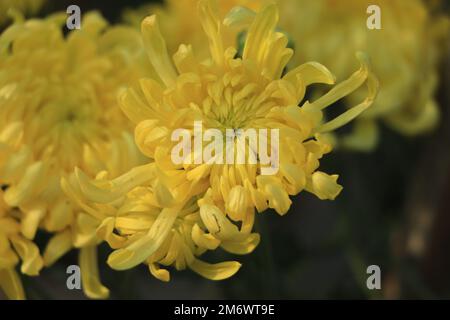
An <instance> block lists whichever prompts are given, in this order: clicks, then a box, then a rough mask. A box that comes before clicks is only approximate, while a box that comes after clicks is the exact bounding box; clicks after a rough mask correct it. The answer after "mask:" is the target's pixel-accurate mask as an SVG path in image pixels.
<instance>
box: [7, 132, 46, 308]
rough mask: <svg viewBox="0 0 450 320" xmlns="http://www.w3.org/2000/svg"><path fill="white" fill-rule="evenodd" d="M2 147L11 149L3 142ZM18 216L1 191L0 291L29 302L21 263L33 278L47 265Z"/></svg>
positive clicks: (11, 297) (9, 296)
mask: <svg viewBox="0 0 450 320" xmlns="http://www.w3.org/2000/svg"><path fill="white" fill-rule="evenodd" d="M7 134H8V132H7V130H4V131H3V132H2V136H3V137H4V136H5V135H7ZM1 147H2V148H3V147H5V148H8V147H10V146H8V144H6V143H4V142H3V141H2V142H1ZM17 216H20V214H19V212H17V210H16V209H12V208H10V207H9V206H8V205H7V204H6V203H5V202H4V201H3V191H2V190H0V288H1V289H2V290H3V292H5V294H6V296H7V297H8V298H9V299H25V293H24V290H23V287H22V282H21V280H20V276H19V275H18V274H17V272H16V270H15V267H16V265H17V264H18V263H19V261H22V263H21V267H20V271H21V272H22V273H23V274H26V275H29V276H37V275H38V274H39V271H40V270H41V268H42V267H43V265H44V263H43V260H42V257H41V256H40V254H39V248H38V247H37V246H36V245H35V244H34V243H33V242H32V241H30V240H28V239H26V238H25V237H23V235H21V233H20V222H19V221H18V220H17V218H16V217H17Z"/></svg>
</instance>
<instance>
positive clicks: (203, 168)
mask: <svg viewBox="0 0 450 320" xmlns="http://www.w3.org/2000/svg"><path fill="white" fill-rule="evenodd" d="M198 10H199V13H198V15H199V20H200V22H201V24H202V26H203V30H204V33H205V34H206V36H207V39H208V43H209V50H210V57H209V58H208V59H206V60H203V59H199V58H198V57H197V56H196V55H195V54H194V52H193V50H194V49H193V47H192V46H191V45H180V47H179V49H178V51H177V52H176V53H175V54H174V56H173V59H171V58H170V57H169V53H168V49H167V44H166V42H165V40H164V38H163V36H162V34H161V32H160V27H159V19H158V18H157V16H155V15H153V16H150V17H147V18H145V19H144V21H143V22H142V35H143V39H144V44H145V47H146V49H147V53H148V56H149V59H150V61H151V62H152V64H153V67H154V69H155V70H156V72H157V73H158V75H159V78H160V79H161V81H162V83H159V82H158V81H156V80H154V79H150V78H142V79H141V80H140V81H139V83H138V84H137V85H135V86H133V87H131V88H129V89H128V90H127V91H125V92H124V93H123V94H121V96H120V104H121V107H122V109H123V111H124V112H125V113H126V114H127V116H128V117H129V118H130V119H131V120H132V121H133V122H134V123H135V124H136V128H135V141H136V143H137V145H138V147H139V149H140V150H141V151H142V152H143V153H144V154H145V155H146V156H147V157H149V158H151V159H153V160H154V162H150V163H149V164H147V165H144V166H140V167H136V168H134V169H132V170H131V171H129V172H128V173H126V174H124V175H122V176H120V177H118V178H116V179H106V178H105V176H104V175H103V174H102V175H100V176H98V177H97V179H95V180H93V179H89V178H88V177H87V176H86V175H85V174H84V173H83V172H82V170H76V171H75V179H72V180H66V181H64V188H65V190H67V193H68V194H71V197H72V198H73V199H76V201H78V203H79V204H80V206H84V207H85V211H86V212H90V213H91V215H92V216H93V217H96V218H97V219H99V220H101V221H102V224H101V226H102V227H101V228H99V229H97V232H98V233H99V234H101V237H102V238H103V239H105V240H107V241H108V242H109V244H110V245H111V247H113V248H114V249H116V251H114V252H113V253H112V254H111V255H110V257H109V259H108V263H109V265H110V266H111V267H113V268H115V269H118V270H123V269H128V268H132V267H134V266H136V265H138V264H139V263H142V262H145V263H147V264H149V266H150V271H151V272H152V274H153V275H155V276H156V277H157V278H160V279H163V280H167V279H168V274H167V273H166V271H161V269H159V264H162V265H170V264H173V263H175V267H176V268H177V269H183V268H184V267H185V266H188V267H189V268H191V269H193V270H194V271H196V272H198V273H200V274H202V275H204V276H206V277H207V278H211V279H218V278H220V279H222V278H225V277H227V276H231V275H232V274H234V273H235V272H236V271H237V268H238V265H237V264H236V263H233V262H226V265H222V264H219V265H209V264H205V263H203V262H201V263H199V262H198V261H199V260H197V259H195V258H193V256H196V255H198V254H201V253H202V252H203V251H204V250H206V249H210V250H212V249H215V248H217V247H218V246H219V245H220V246H221V247H222V248H224V249H225V250H227V251H229V252H231V253H236V254H246V253H250V252H251V251H252V250H253V249H254V247H255V246H256V245H257V244H258V242H259V236H258V235H257V234H252V233H251V230H252V228H253V221H254V219H255V209H256V210H257V211H259V212H262V211H264V210H266V209H267V208H273V209H274V210H275V211H277V212H278V213H279V214H285V213H286V212H287V211H288V210H289V208H290V205H291V200H290V198H289V196H291V195H296V194H298V193H299V192H301V191H302V190H307V191H309V192H312V193H314V194H315V195H316V196H318V197H319V198H320V199H334V198H335V197H336V196H337V195H338V194H339V193H340V191H341V189H342V187H341V186H340V185H338V184H337V182H336V181H337V178H338V176H337V175H328V174H326V173H323V172H321V171H319V170H318V168H319V160H320V159H321V158H322V156H323V155H324V154H326V153H328V152H330V151H331V145H330V144H329V143H328V142H327V136H326V133H327V132H330V131H333V130H335V129H337V128H339V127H341V126H343V125H345V124H346V123H348V122H349V121H351V120H352V119H354V118H355V117H357V116H358V115H359V114H361V113H362V112H363V111H365V110H366V109H368V108H369V106H370V105H371V104H372V102H373V100H374V98H375V96H376V93H377V81H376V79H375V77H374V75H373V74H372V73H371V71H370V69H369V64H368V61H367V58H366V56H365V55H364V54H358V58H359V60H360V63H361V67H360V69H359V70H358V71H356V72H355V73H354V74H353V75H352V76H351V77H350V78H349V79H347V80H345V81H343V82H342V83H340V84H338V85H336V86H335V87H334V88H332V89H331V90H330V91H329V92H328V93H326V94H324V95H323V96H321V97H319V98H318V99H316V100H314V101H305V100H304V96H305V91H306V88H307V87H308V86H309V85H311V84H313V83H322V84H334V80H335V79H334V76H333V75H332V74H331V73H330V72H329V71H328V70H327V69H326V68H325V67H324V66H322V65H320V64H318V63H316V62H309V63H305V64H302V65H300V66H298V67H296V68H293V69H292V70H291V71H289V72H288V73H287V74H285V75H283V71H284V69H285V67H286V64H287V63H288V61H289V60H290V58H291V56H292V54H293V51H292V49H289V48H287V44H288V40H287V38H286V36H285V35H284V34H282V33H280V32H277V31H276V26H277V23H278V10H277V7H276V6H275V5H273V4H272V5H268V6H266V7H264V8H263V9H262V10H261V11H259V12H258V13H257V14H254V13H253V12H252V11H250V10H248V9H245V8H235V9H233V10H232V11H231V12H230V14H229V15H228V16H227V17H226V18H225V20H224V22H223V23H222V22H221V21H220V20H219V19H218V18H217V16H216V12H215V11H214V10H213V9H212V7H211V3H210V1H199V6H198ZM235 25H241V26H242V25H248V26H249V28H248V32H247V37H246V41H245V45H244V50H243V55H242V57H237V56H236V54H237V49H236V47H235V46H233V45H228V44H227V41H226V37H224V36H223V35H224V34H227V31H228V29H229V28H232V27H234V26H235ZM224 38H225V39H224ZM364 84H367V88H368V90H367V91H368V94H367V96H366V97H365V98H364V99H362V102H360V103H358V104H357V105H356V106H354V107H352V108H349V110H348V111H346V112H345V113H343V114H341V115H339V116H338V117H336V118H335V119H332V120H330V121H323V110H324V109H325V108H327V107H328V106H330V105H331V104H333V103H334V102H336V101H338V100H340V99H341V98H344V97H346V96H347V95H349V94H351V93H352V92H354V91H355V90H357V89H359V88H361V87H362V86H363V85H364ZM299 105H300V106H299ZM194 121H201V123H202V125H203V129H208V128H214V129H217V130H219V131H221V132H224V131H226V130H227V129H232V130H238V129H247V128H257V129H278V130H279V141H280V143H279V148H278V150H275V152H277V153H278V154H279V170H278V171H277V172H276V174H273V175H264V174H262V173H261V172H262V170H263V166H262V164H261V163H257V164H217V163H199V164H192V163H190V164H175V163H174V162H173V161H172V158H171V151H173V148H174V147H175V146H176V144H177V143H176V142H174V141H172V139H171V136H172V133H173V132H174V131H175V130H177V129H180V128H184V129H186V130H188V131H189V132H190V133H192V132H193V131H194V130H195V129H194V128H193V124H194ZM192 136H193V135H191V137H192ZM236 141H237V140H233V143H232V148H238V147H239V146H238V145H237V142H236ZM194 143H195V142H194ZM268 143H269V144H270V143H271V141H268ZM245 147H246V148H247V147H248V146H247V145H246V146H245ZM202 148H203V147H202ZM194 149H195V150H196V149H198V148H196V147H194ZM206 149H208V146H205V147H204V149H203V151H204V152H206ZM247 149H248V148H247ZM195 150H194V152H195ZM197 151H198V150H197ZM253 151H254V150H253ZM215 155H216V156H220V151H219V152H218V153H216V154H215ZM254 155H255V157H256V158H260V157H261V156H262V154H261V153H255V154H254ZM187 208H189V209H187ZM213 275H214V276H213ZM219 275H220V276H219Z"/></svg>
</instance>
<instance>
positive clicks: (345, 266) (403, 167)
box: [23, 0, 450, 299]
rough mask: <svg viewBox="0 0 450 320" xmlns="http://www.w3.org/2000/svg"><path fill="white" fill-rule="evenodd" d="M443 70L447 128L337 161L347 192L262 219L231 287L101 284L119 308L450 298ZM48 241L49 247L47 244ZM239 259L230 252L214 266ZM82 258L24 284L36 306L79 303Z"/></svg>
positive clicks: (91, 4) (123, 275)
mask: <svg viewBox="0 0 450 320" xmlns="http://www.w3.org/2000/svg"><path fill="white" fill-rule="evenodd" d="M146 2H148V1H138V0H128V1H93V0H84V1H75V0H70V1H65V0H64V1H61V0H58V1H56V0H53V1H49V4H47V6H46V7H45V8H44V10H43V12H42V14H41V16H44V15H45V14H47V13H50V12H54V11H57V10H63V11H65V9H66V8H67V6H68V5H70V4H77V5H79V6H80V7H81V9H82V12H86V11H88V10H90V9H97V10H100V11H101V12H102V14H103V15H104V16H105V17H106V18H107V19H108V20H110V21H111V22H117V21H118V19H119V17H120V13H121V11H122V9H123V8H125V7H135V6H138V5H139V4H142V3H146ZM444 60H445V61H446V63H444V64H443V65H442V67H441V68H440V70H441V81H440V88H439V91H438V101H439V103H440V106H441V111H442V116H441V123H440V125H439V127H438V128H437V130H435V131H434V132H433V133H432V134H429V135H426V136H422V137H416V138H406V137H402V136H400V135H398V134H396V133H395V132H392V131H391V130H389V129H388V128H386V127H383V128H382V135H381V139H380V145H379V147H378V148H377V149H376V151H375V152H373V153H370V154H364V153H344V152H334V153H332V154H330V155H328V156H326V157H325V158H324V159H323V160H322V161H321V170H323V171H325V172H329V173H338V174H339V175H340V178H339V181H340V183H341V184H342V185H343V186H344V191H343V192H342V193H341V195H340V196H339V197H338V198H337V200H335V201H333V202H330V201H321V200H318V199H317V198H315V197H314V196H313V195H310V194H308V193H306V192H302V193H301V194H300V195H299V196H297V197H295V198H294V199H293V202H294V203H293V206H292V207H291V209H290V211H289V213H288V214H286V215H285V216H284V217H280V216H278V215H277V214H276V213H275V212H271V211H267V212H265V213H262V214H258V217H257V225H256V229H257V231H258V232H260V233H261V239H262V241H261V244H260V245H259V246H258V248H257V249H256V250H255V251H254V252H253V254H250V255H247V256H243V257H237V258H238V260H239V261H240V262H242V264H243V267H242V268H241V270H240V271H239V272H238V273H237V275H235V276H234V277H232V278H231V279H228V280H225V281H221V282H212V281H209V280H206V279H203V278H202V277H200V276H198V275H196V274H195V273H193V272H192V271H189V270H185V271H181V272H177V271H175V270H173V271H172V270H171V271H172V272H171V278H172V280H171V281H170V282H169V283H163V282H160V281H159V280H157V279H155V278H153V277H152V276H151V275H150V273H149V272H148V270H147V269H146V267H145V266H144V265H141V266H139V267H137V268H134V269H132V270H128V271H125V272H116V271H114V270H111V269H110V268H109V267H108V266H107V265H106V263H105V261H106V258H107V255H108V253H109V251H110V250H109V249H108V247H107V245H105V244H103V245H101V246H100V254H99V261H100V272H101V278H102V282H103V283H104V284H105V285H106V286H107V287H108V288H110V290H111V298H115V299H216V298H226V299H241V298H242V299H244V298H245V299H278V298H283V299H301V298H319V299H325V298H338V299H355V298H356V299H370V298H389V299H397V298H403V299H404V298H419V299H422V298H450V202H449V198H450V170H449V169H450V112H449V111H450V110H449V105H450V104H449V102H450V94H449V91H450V72H449V69H450V68H449V60H450V59H449V57H448V56H447V57H446V59H444ZM42 241H45V236H43V239H42ZM223 258H228V259H234V258H236V257H234V256H231V255H227V254H225V253H221V252H214V253H211V254H207V255H206V256H205V260H207V261H220V259H223ZM70 264H77V253H76V251H73V252H71V253H70V254H68V255H67V256H66V257H64V258H63V259H62V260H61V261H59V262H58V263H57V264H56V265H55V266H53V267H52V268H50V269H44V270H43V271H42V272H41V276H40V277H37V278H31V277H26V276H24V277H23V281H24V285H25V288H26V292H27V297H28V298H29V299H78V298H84V295H83V293H82V291H69V290H67V288H66V285H65V284H66V277H67V275H66V273H65V270H66V267H67V266H68V265H70ZM372 264H375V265H379V266H380V268H381V273H382V289H381V290H372V291H370V290H368V289H367V288H366V279H367V276H368V275H367V274H366V268H367V266H369V265H372Z"/></svg>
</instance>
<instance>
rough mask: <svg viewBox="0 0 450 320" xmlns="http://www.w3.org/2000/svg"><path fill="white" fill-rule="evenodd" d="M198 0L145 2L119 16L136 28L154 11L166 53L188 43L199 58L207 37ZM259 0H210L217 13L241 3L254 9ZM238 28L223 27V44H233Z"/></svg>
mask: <svg viewBox="0 0 450 320" xmlns="http://www.w3.org/2000/svg"><path fill="white" fill-rule="evenodd" d="M197 2H198V0H166V1H164V5H156V4H146V5H143V6H141V7H140V8H138V9H127V10H125V11H124V13H123V20H124V21H125V22H127V23H129V24H131V25H133V26H135V27H136V28H139V27H140V25H141V22H142V20H143V19H144V18H145V17H147V16H149V15H151V14H156V15H158V17H160V18H159V21H160V28H161V32H162V34H164V35H165V39H166V43H167V48H168V51H169V54H173V53H175V52H176V51H177V50H178V46H179V45H180V44H190V45H192V47H193V48H195V54H196V56H197V57H199V58H202V59H204V58H207V57H208V55H209V51H208V39H207V37H206V35H205V33H204V32H203V29H202V25H201V21H200V16H199V13H198V10H197ZM262 3H263V1H261V0H218V1H214V2H213V5H214V6H215V7H216V9H217V11H218V12H219V14H220V16H225V15H226V14H227V13H228V12H229V11H230V10H231V9H232V8H233V7H236V6H245V7H248V8H250V9H253V10H256V9H258V8H260V7H261V4H262ZM238 31H239V30H238V29H227V30H223V34H222V37H223V41H224V44H225V46H226V47H228V46H231V45H235V43H236V41H237V39H236V36H237V33H238Z"/></svg>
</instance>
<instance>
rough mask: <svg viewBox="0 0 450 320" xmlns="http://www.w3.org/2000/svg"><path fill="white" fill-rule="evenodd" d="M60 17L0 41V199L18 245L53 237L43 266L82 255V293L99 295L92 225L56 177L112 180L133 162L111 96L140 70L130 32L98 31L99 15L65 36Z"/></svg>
mask: <svg viewBox="0 0 450 320" xmlns="http://www.w3.org/2000/svg"><path fill="white" fill-rule="evenodd" d="M65 19H66V15H65V14H61V15H60V14H57V15H54V16H51V17H49V18H47V19H44V20H28V21H16V22H15V23H14V24H13V25H12V26H11V27H9V28H8V29H7V30H5V31H4V33H3V34H2V35H1V36H0V127H1V128H5V129H4V131H3V134H4V135H5V137H6V138H5V139H4V141H5V142H8V143H9V142H10V140H12V139H13V141H14V148H15V149H14V152H12V153H11V152H10V149H11V147H7V145H6V146H2V148H1V149H0V185H1V186H2V187H3V188H4V190H5V191H4V193H2V195H1V196H2V197H1V198H2V201H4V202H5V203H6V204H7V205H8V206H9V207H12V208H16V209H14V210H15V212H16V218H17V220H18V221H19V222H20V224H19V225H20V233H21V234H22V235H23V237H24V238H26V239H29V240H32V239H33V238H34V237H35V234H36V231H37V230H38V228H39V227H40V228H42V229H44V230H46V231H48V232H51V233H55V235H54V237H53V238H52V239H51V240H50V242H49V243H48V245H47V248H46V250H45V252H44V255H43V259H44V263H45V266H50V265H51V264H53V263H54V262H55V261H56V260H57V259H58V258H59V257H61V256H62V255H63V254H64V253H66V252H67V251H68V250H70V249H71V248H72V247H77V248H81V252H80V265H81V268H82V271H83V288H84V291H85V293H86V294H87V295H88V296H89V297H92V298H99V297H105V296H107V294H108V290H107V289H106V288H104V287H102V286H101V284H100V282H99V281H98V271H97V269H96V268H97V265H96V261H95V256H96V244H97V241H98V240H97V239H96V237H95V229H96V228H95V222H96V221H95V220H94V219H92V218H91V217H90V216H89V215H87V214H85V213H83V211H82V210H80V208H79V207H77V206H76V205H73V204H72V203H71V202H70V200H69V199H68V198H67V197H66V196H65V194H64V193H63V191H62V189H61V187H60V180H61V178H62V177H69V176H70V175H71V174H72V173H73V169H74V168H75V167H79V168H82V169H83V170H84V171H85V172H86V173H88V174H89V175H91V176H92V177H95V175H96V174H97V173H98V172H99V171H101V170H108V172H109V174H110V175H111V176H117V175H119V174H121V173H123V172H126V171H127V170H129V169H130V168H132V167H134V166H136V165H138V164H140V163H141V160H142V158H143V157H142V156H141V155H140V153H139V151H138V149H137V148H136V146H135V143H134V141H133V138H132V135H131V134H130V128H131V126H130V122H129V121H128V120H127V119H126V117H125V116H124V115H123V113H122V111H121V110H120V108H119V107H118V104H117V95H118V93H119V91H120V90H121V89H122V88H123V87H124V85H125V84H127V83H128V82H130V81H133V80H134V79H137V78H139V77H142V76H143V75H144V71H145V70H146V68H145V64H141V63H140V61H142V59H141V57H142V53H143V50H142V44H141V38H140V36H139V33H138V32H136V31H135V30H134V29H133V28H131V27H125V26H117V27H108V28H107V22H106V21H105V20H104V19H103V18H102V17H101V16H100V15H99V14H97V13H86V14H85V15H84V19H83V21H82V28H81V30H76V31H73V32H70V33H69V34H68V35H67V36H66V37H65V36H64V34H63V30H62V26H63V23H64V22H65ZM10 145H11V143H10ZM92 223H94V226H92Z"/></svg>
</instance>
